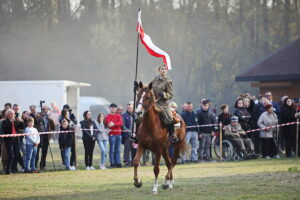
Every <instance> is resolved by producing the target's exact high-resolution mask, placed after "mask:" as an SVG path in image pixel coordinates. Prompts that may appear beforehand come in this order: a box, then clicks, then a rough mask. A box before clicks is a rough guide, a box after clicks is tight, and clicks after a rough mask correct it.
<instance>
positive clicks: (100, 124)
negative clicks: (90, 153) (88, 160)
mask: <svg viewBox="0 0 300 200" xmlns="http://www.w3.org/2000/svg"><path fill="white" fill-rule="evenodd" d="M104 118H105V117H104V114H103V113H100V114H99V115H98V117H97V121H96V126H97V129H98V130H97V131H96V132H95V133H94V135H95V138H96V139H97V143H98V146H99V149H100V152H101V160H100V167H99V168H100V169H106V167H105V163H106V150H107V143H108V134H107V131H106V129H105V126H104Z"/></svg>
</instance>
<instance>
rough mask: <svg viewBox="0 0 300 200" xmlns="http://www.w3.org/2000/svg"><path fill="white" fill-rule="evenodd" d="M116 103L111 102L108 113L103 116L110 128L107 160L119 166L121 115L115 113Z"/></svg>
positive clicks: (113, 165)
mask: <svg viewBox="0 0 300 200" xmlns="http://www.w3.org/2000/svg"><path fill="white" fill-rule="evenodd" d="M116 108H117V105H116V104H114V103H112V104H110V106H109V110H110V114H108V115H107V116H106V118H105V124H106V126H107V127H108V128H109V129H110V132H109V160H110V166H111V167H119V168H121V167H122V165H121V161H120V153H121V142H122V137H121V131H122V129H121V127H122V125H123V121H122V117H121V115H120V114H117V113H116Z"/></svg>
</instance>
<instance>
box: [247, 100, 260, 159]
mask: <svg viewBox="0 0 300 200" xmlns="http://www.w3.org/2000/svg"><path fill="white" fill-rule="evenodd" d="M243 103H244V107H245V109H246V110H247V111H248V113H249V114H250V116H251V117H250V119H249V122H250V129H251V130H253V129H258V125H257V121H258V118H259V107H258V105H256V104H255V103H254V101H253V99H252V98H250V96H246V97H244V98H243ZM247 135H248V137H249V138H251V140H252V142H253V143H254V151H255V153H256V154H259V153H260V137H259V131H255V132H251V133H249V134H247Z"/></svg>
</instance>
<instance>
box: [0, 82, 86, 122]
mask: <svg viewBox="0 0 300 200" xmlns="http://www.w3.org/2000/svg"><path fill="white" fill-rule="evenodd" d="M90 86H91V84H89V83H80V82H74V81H68V80H41V81H0V93H1V94H2V96H1V99H0V105H1V106H3V105H4V104H5V103H8V102H9V103H12V104H15V103H16V104H19V105H20V107H21V111H23V110H29V106H30V105H32V104H34V105H36V106H37V107H38V111H40V108H39V107H40V103H41V102H44V103H45V104H47V105H49V106H50V104H51V102H55V103H56V104H57V106H58V107H59V108H62V107H63V105H64V104H69V105H70V107H71V109H72V110H73V113H74V114H75V115H76V117H77V119H78V117H79V110H80V108H79V97H80V88H82V87H90Z"/></svg>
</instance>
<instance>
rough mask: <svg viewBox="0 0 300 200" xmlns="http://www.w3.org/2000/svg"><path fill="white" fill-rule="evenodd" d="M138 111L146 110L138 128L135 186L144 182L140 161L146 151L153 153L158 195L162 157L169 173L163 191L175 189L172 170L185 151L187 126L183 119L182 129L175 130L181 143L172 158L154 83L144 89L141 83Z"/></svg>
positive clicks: (175, 146) (155, 192)
mask: <svg viewBox="0 0 300 200" xmlns="http://www.w3.org/2000/svg"><path fill="white" fill-rule="evenodd" d="M137 102H138V104H137V111H138V110H140V109H141V107H142V108H143V110H144V113H143V119H142V122H141V124H140V126H139V128H138V134H137V137H138V149H137V152H136V155H135V158H134V160H133V165H134V185H135V187H137V188H139V187H141V186H142V181H141V179H139V177H138V173H137V169H138V166H139V163H140V159H141V157H142V156H143V154H144V152H145V150H146V149H149V150H150V151H152V152H153V153H154V155H155V165H154V169H153V171H154V174H155V181H154V185H153V189H152V192H153V193H154V194H157V188H158V179H157V178H158V174H159V164H160V159H161V156H163V158H164V160H165V163H166V166H167V168H168V173H167V175H166V176H165V182H164V184H163V189H168V188H172V187H173V174H172V170H173V168H174V166H175V165H176V162H177V159H178V157H179V153H180V152H183V151H185V149H186V142H185V128H186V125H185V123H184V121H183V120H182V119H181V121H180V128H179V129H177V130H175V134H177V137H178V139H179V142H177V143H175V144H174V156H173V157H172V158H170V156H169V151H168V148H169V146H170V145H171V143H170V141H169V137H168V131H167V128H165V127H163V126H162V122H161V119H160V116H159V113H158V112H159V109H158V107H156V106H155V103H156V100H155V96H154V92H153V90H152V83H150V84H149V86H148V87H144V86H143V84H142V82H140V83H139V87H138V94H137Z"/></svg>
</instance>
